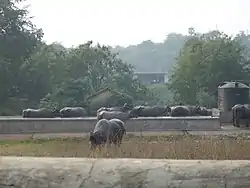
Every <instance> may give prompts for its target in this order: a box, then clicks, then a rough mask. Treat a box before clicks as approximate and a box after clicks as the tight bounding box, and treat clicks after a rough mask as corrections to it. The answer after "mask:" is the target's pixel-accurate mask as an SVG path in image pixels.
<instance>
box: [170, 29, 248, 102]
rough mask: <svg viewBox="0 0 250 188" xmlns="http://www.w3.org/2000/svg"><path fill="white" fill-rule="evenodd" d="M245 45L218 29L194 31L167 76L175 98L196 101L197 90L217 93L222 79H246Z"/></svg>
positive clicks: (215, 94) (198, 91)
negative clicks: (201, 33)
mask: <svg viewBox="0 0 250 188" xmlns="http://www.w3.org/2000/svg"><path fill="white" fill-rule="evenodd" d="M246 50H247V49H246V48H245V47H244V46H242V45H241V44H240V43H239V41H238V40H237V39H236V38H232V37H231V36H228V35H226V34H225V33H222V32H220V31H212V32H209V33H205V34H203V35H195V36H193V37H191V38H190V39H189V40H187V41H186V43H185V45H184V47H183V48H182V49H181V52H180V54H179V57H178V59H177V64H176V65H175V67H174V70H173V72H172V75H171V77H170V79H169V81H170V88H171V90H172V91H173V92H174V94H175V95H174V96H175V100H178V101H181V102H184V103H189V104H196V102H197V95H198V93H201V92H202V93H204V92H206V93H207V95H210V96H214V97H215V98H216V97H217V87H218V85H219V83H221V82H222V81H228V80H246V79H247V78H248V76H249V70H248V69H246V67H247V66H248V65H249V61H248V58H247V57H246Z"/></svg>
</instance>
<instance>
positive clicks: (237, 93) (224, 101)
mask: <svg viewBox="0 0 250 188" xmlns="http://www.w3.org/2000/svg"><path fill="white" fill-rule="evenodd" d="M248 102H249V87H248V86H247V85H246V84H243V83H241V82H224V83H222V84H221V85H219V87H218V108H219V109H220V110H221V111H222V112H226V111H231V109H232V107H233V106H234V105H235V104H247V103H248Z"/></svg>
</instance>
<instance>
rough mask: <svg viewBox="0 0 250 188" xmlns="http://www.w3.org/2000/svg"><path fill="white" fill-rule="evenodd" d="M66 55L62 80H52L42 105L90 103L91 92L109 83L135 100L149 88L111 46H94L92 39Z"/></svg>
mask: <svg viewBox="0 0 250 188" xmlns="http://www.w3.org/2000/svg"><path fill="white" fill-rule="evenodd" d="M64 57H65V58H64V63H62V62H61V64H60V65H61V67H64V71H63V72H64V74H63V77H60V78H61V80H59V81H58V82H55V81H53V80H52V81H51V83H52V87H51V88H52V90H51V92H49V93H48V94H47V95H46V96H45V97H44V98H43V99H42V100H41V105H42V106H44V105H45V106H58V107H63V106H76V105H78V106H79V105H80V106H86V105H88V104H87V101H86V100H87V98H88V96H90V95H92V94H93V93H96V92H98V91H99V90H102V89H104V88H106V87H108V88H111V89H115V90H116V91H119V92H121V93H125V94H128V95H130V96H131V97H132V98H133V99H134V100H139V99H144V100H145V97H146V96H147V89H146V88H145V87H144V86H142V85H141V84H140V83H139V82H138V80H135V79H134V78H133V67H132V66H131V65H128V64H126V63H124V62H123V61H121V60H120V59H119V58H118V57H117V54H114V53H112V52H111V51H110V49H109V48H108V47H106V46H101V45H99V44H97V45H96V46H93V45H92V41H89V42H87V43H85V44H82V45H80V46H78V47H77V48H72V49H70V50H67V52H64ZM57 58H58V57H57ZM55 62H57V64H58V63H59V61H58V60H57V61H55ZM41 64H44V63H41ZM57 72H59V71H57Z"/></svg>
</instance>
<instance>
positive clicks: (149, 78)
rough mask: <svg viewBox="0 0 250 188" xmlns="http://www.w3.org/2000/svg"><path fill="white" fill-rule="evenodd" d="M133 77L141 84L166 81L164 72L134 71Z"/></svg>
mask: <svg viewBox="0 0 250 188" xmlns="http://www.w3.org/2000/svg"><path fill="white" fill-rule="evenodd" d="M134 77H135V78H138V79H139V80H140V81H141V83H142V84H145V85H148V84H159V83H161V84H164V83H167V81H168V77H167V73H165V72H135V74H134Z"/></svg>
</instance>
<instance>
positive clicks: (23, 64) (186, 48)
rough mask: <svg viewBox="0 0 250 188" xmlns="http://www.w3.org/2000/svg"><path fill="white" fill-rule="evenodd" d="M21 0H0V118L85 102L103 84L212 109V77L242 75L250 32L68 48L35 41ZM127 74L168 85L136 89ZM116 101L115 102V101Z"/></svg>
mask: <svg viewBox="0 0 250 188" xmlns="http://www.w3.org/2000/svg"><path fill="white" fill-rule="evenodd" d="M21 1H22V0H2V1H0V87H1V90H0V115H14V114H19V113H20V111H21V109H23V108H27V107H31V108H32V107H33V108H38V107H45V106H46V107H64V106H83V107H87V106H88V102H89V101H88V97H89V96H91V95H92V94H94V93H96V92H98V91H100V90H102V89H104V88H110V89H112V90H114V91H117V93H122V94H124V96H129V97H128V98H130V97H131V100H132V101H133V103H134V104H149V105H156V104H160V105H163V104H177V103H179V102H182V103H187V104H197V103H198V104H201V105H206V106H211V107H212V106H216V97H217V87H218V84H219V83H220V82H223V81H229V80H248V78H249V76H250V72H249V60H250V58H249V55H250V54H249V50H248V49H249V47H250V35H248V34H245V33H244V32H242V31H241V32H239V34H238V35H237V36H236V37H232V36H228V35H226V34H225V33H223V32H220V31H211V32H208V33H204V34H201V33H197V32H195V29H194V28H189V34H188V35H182V34H178V33H170V34H169V35H167V37H166V40H165V41H164V42H163V43H153V42H152V41H144V42H143V43H141V44H138V45H133V46H129V47H127V48H124V47H115V48H111V47H108V46H105V45H100V44H97V45H93V42H92V41H89V42H86V43H84V44H81V45H79V46H77V47H74V48H65V47H64V46H63V45H61V44H59V43H56V42H55V43H52V44H50V45H48V44H46V43H45V42H44V41H43V31H42V29H40V28H37V27H36V26H35V25H34V24H33V23H32V22H31V19H30V18H29V17H28V16H27V15H28V11H27V9H25V8H18V7H17V6H16V4H17V3H18V2H21ZM134 71H140V72H169V83H168V84H160V85H151V86H144V85H142V84H141V83H140V81H139V80H137V79H135V78H134ZM117 101H122V100H120V99H119V98H117Z"/></svg>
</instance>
